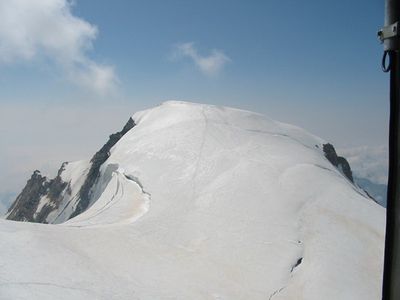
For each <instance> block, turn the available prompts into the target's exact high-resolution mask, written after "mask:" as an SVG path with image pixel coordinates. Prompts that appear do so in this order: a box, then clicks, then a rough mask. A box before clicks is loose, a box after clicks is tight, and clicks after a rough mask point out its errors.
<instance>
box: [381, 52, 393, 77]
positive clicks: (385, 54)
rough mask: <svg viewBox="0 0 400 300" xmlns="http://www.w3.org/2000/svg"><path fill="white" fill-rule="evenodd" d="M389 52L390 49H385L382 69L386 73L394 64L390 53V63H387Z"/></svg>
mask: <svg viewBox="0 0 400 300" xmlns="http://www.w3.org/2000/svg"><path fill="white" fill-rule="evenodd" d="M388 53H389V51H388V50H385V51H384V52H383V56H382V71H383V72H385V73H387V72H389V71H390V69H391V66H392V62H391V59H390V55H389V64H388V65H386V61H387V59H386V58H387V55H388Z"/></svg>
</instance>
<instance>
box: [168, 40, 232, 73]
mask: <svg viewBox="0 0 400 300" xmlns="http://www.w3.org/2000/svg"><path fill="white" fill-rule="evenodd" d="M175 51H176V53H175V54H176V56H185V57H189V58H191V59H192V60H193V62H194V63H195V65H196V66H197V67H198V68H199V69H200V71H202V72H203V73H204V74H206V75H216V74H217V73H219V72H220V71H221V69H222V68H223V67H224V66H225V65H226V64H227V63H228V62H230V61H231V59H230V58H229V57H228V56H226V55H225V53H224V52H222V51H221V50H217V49H213V50H212V51H211V54H210V55H208V56H202V55H200V54H199V53H198V50H197V49H196V48H195V46H194V43H183V44H178V45H176V49H175Z"/></svg>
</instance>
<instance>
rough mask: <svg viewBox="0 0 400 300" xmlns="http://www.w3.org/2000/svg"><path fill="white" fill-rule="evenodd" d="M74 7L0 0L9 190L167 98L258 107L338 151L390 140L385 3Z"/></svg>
mask: <svg viewBox="0 0 400 300" xmlns="http://www.w3.org/2000/svg"><path fill="white" fill-rule="evenodd" d="M10 3H13V5H14V6H12V5H10ZM66 3H67V2H66V1H65V0H40V1H35V7H33V6H32V1H30V0H0V11H2V10H3V11H6V10H5V9H4V8H7V9H8V19H7V18H4V16H3V18H0V19H1V20H3V21H0V28H2V29H0V40H1V42H0V46H1V47H0V68H1V72H0V105H1V108H2V109H1V111H2V113H1V112H0V118H1V121H0V123H1V124H0V125H1V131H0V134H1V136H0V137H1V138H2V140H3V141H4V146H3V149H2V150H1V152H0V157H1V158H0V169H1V170H2V171H1V173H0V187H1V188H0V190H2V191H3V192H9V191H10V190H18V189H19V188H20V187H21V185H23V183H24V182H25V181H26V179H27V176H29V174H30V173H31V172H32V171H33V169H34V168H39V169H40V168H41V169H44V170H45V171H48V172H54V170H55V169H56V167H58V166H59V164H60V163H61V162H62V161H64V160H75V159H83V158H87V157H88V156H90V155H91V154H92V153H93V152H95V151H96V149H97V148H99V147H100V146H101V145H102V144H103V143H104V142H105V140H106V138H107V135H108V134H109V133H111V132H112V131H115V130H117V129H119V128H120V127H121V126H122V125H123V124H124V122H125V121H126V120H127V119H128V117H129V116H130V115H131V114H133V113H134V112H135V111H137V110H140V109H144V108H148V107H151V106H154V105H157V104H158V103H160V102H162V101H165V100H168V99H179V100H189V101H196V102H203V103H211V104H217V105H228V106H235V107H239V108H245V109H249V110H253V111H258V112H261V113H264V114H266V115H267V116H269V117H272V118H274V119H277V120H281V121H285V122H288V123H292V124H295V125H298V126H301V127H304V128H305V129H307V130H309V131H311V132H312V133H314V134H316V135H319V136H321V137H322V138H324V139H326V140H328V141H331V142H332V143H334V144H335V145H336V146H337V147H339V148H351V147H360V146H362V147H363V148H362V149H367V148H366V147H382V145H385V144H386V139H387V133H386V132H387V122H388V91H387V90H388V76H387V74H384V73H382V71H381V70H380V58H381V54H382V46H381V45H380V44H379V43H378V41H377V39H376V31H377V30H378V29H379V28H380V27H381V25H382V24H383V2H381V1H358V0H349V1H333V2H332V1H314V0H313V1H289V0H281V1H277V0H271V1H267V0H264V1H261V0H260V1H256V0H254V1H244V0H242V1H237V0H229V1H228V0H214V1H208V0H202V1H177V0H170V1H165V0H164V1H162V0H158V1H155V0H146V1H132V0H114V1H109V0H108V1H106V0H96V1H92V0H76V1H74V3H73V4H72V5H69V4H66ZM2 7H3V9H1V8H2ZM10 7H11V8H10ZM35 17H37V19H35ZM37 24H40V26H36V25H37ZM18 30H20V31H18ZM21 32H24V35H23V34H22V35H21ZM4 49H5V50H4ZM77 57H78V59H77ZM6 187H7V188H6ZM0 194H1V191H0Z"/></svg>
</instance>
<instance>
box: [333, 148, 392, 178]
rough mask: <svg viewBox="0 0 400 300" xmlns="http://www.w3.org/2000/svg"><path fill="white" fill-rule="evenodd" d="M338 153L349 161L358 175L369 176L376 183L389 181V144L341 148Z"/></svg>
mask: <svg viewBox="0 0 400 300" xmlns="http://www.w3.org/2000/svg"><path fill="white" fill-rule="evenodd" d="M338 153H339V155H342V156H344V157H345V158H346V159H347V160H348V161H349V163H350V166H351V168H352V170H353V172H354V174H355V175H356V176H357V177H362V178H367V179H369V180H371V181H372V182H375V183H380V184H386V183H387V172H388V161H389V155H388V147H387V146H377V147H372V146H361V147H355V148H347V149H339V150H338Z"/></svg>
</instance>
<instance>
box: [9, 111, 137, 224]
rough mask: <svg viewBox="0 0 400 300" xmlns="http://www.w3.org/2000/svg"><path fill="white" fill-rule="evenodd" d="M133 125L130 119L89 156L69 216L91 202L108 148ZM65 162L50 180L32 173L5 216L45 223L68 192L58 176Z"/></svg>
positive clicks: (67, 187)
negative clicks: (86, 172)
mask: <svg viewBox="0 0 400 300" xmlns="http://www.w3.org/2000/svg"><path fill="white" fill-rule="evenodd" d="M135 125H136V124H135V122H134V120H133V119H132V118H130V119H129V121H128V122H127V123H126V125H125V126H124V128H123V129H122V130H121V131H119V132H117V133H114V134H112V135H110V137H109V139H108V141H107V143H106V144H105V145H104V146H103V147H102V148H101V149H100V150H99V151H98V152H96V154H95V155H94V156H93V157H92V159H91V161H90V163H91V164H90V169H89V171H88V174H87V176H86V179H85V181H84V183H83V184H82V186H81V188H80V190H79V193H78V197H79V198H78V201H77V202H76V203H77V205H76V208H75V210H74V211H73V213H72V214H71V216H69V218H72V217H74V216H76V215H78V214H80V213H81V212H83V211H85V210H86V209H87V207H88V206H89V203H90V201H91V196H92V195H91V191H92V189H93V186H94V185H95V184H96V182H97V179H98V178H99V176H100V167H101V165H102V164H103V163H104V162H105V161H106V160H107V159H108V157H109V156H110V150H111V148H112V147H113V146H114V145H115V144H116V143H117V142H118V141H119V140H120V139H121V137H122V136H123V135H124V134H125V133H127V132H128V131H129V130H130V129H132V128H133V127H134V126H135ZM66 165H67V163H63V164H62V166H61V168H60V169H59V171H58V174H57V176H56V177H55V178H54V179H51V180H49V179H48V178H46V177H45V176H42V175H41V174H40V171H38V170H36V171H35V172H33V174H32V176H31V178H30V179H29V180H28V182H27V184H26V186H25V187H24V189H23V190H22V192H21V193H20V194H19V195H18V196H17V198H16V200H15V201H14V203H13V204H12V206H11V207H10V209H9V210H8V213H7V216H6V218H7V219H9V220H14V221H27V222H37V223H46V219H47V217H48V216H49V214H50V213H51V212H53V211H55V210H57V209H58V208H59V206H60V204H61V202H62V200H63V199H64V195H66V194H71V189H70V184H69V182H64V181H63V180H62V177H61V173H62V172H63V171H64V169H65V167H66ZM44 196H46V198H47V199H46V201H45V203H44V205H43V206H41V208H40V210H39V211H38V206H39V203H40V200H41V199H42V198H43V197H44Z"/></svg>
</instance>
